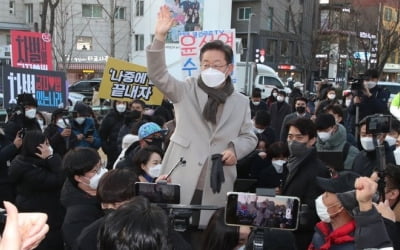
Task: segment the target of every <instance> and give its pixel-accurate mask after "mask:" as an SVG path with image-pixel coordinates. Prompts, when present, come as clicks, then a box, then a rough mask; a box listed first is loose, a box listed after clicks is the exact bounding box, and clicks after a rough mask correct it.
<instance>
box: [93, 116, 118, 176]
mask: <svg viewBox="0 0 400 250" xmlns="http://www.w3.org/2000/svg"><path fill="white" fill-rule="evenodd" d="M123 123H124V113H122V114H121V113H118V112H117V111H115V110H111V111H110V112H109V113H108V114H107V115H106V117H105V118H104V119H103V121H102V122H101V126H100V129H99V135H100V138H101V148H102V149H103V151H104V153H105V154H106V155H107V168H108V169H111V168H112V166H113V164H114V162H115V160H116V159H117V158H118V155H119V153H120V152H121V151H120V146H119V145H118V133H119V130H120V129H121V127H122V125H123Z"/></svg>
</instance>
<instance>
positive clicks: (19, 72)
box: [2, 66, 67, 112]
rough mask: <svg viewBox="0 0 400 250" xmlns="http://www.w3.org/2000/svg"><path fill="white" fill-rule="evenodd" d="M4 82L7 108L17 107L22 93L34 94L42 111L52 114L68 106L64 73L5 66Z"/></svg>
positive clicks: (5, 105)
mask: <svg viewBox="0 0 400 250" xmlns="http://www.w3.org/2000/svg"><path fill="white" fill-rule="evenodd" d="M2 80H3V83H4V86H3V88H4V107H5V108H10V107H12V105H15V104H16V103H17V96H18V95H19V94H22V93H30V94H32V95H33V96H34V97H35V98H36V100H37V103H38V108H39V110H41V111H42V110H43V111H48V112H52V111H54V110H55V109H57V108H63V107H64V106H66V104H67V88H66V83H65V73H64V72H57V71H45V70H34V69H22V68H14V67H9V66H4V68H3V77H2Z"/></svg>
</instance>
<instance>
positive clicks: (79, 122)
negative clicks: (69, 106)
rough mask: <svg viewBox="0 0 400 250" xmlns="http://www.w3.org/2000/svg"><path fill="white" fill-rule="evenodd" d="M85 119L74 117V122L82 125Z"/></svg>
mask: <svg viewBox="0 0 400 250" xmlns="http://www.w3.org/2000/svg"><path fill="white" fill-rule="evenodd" d="M85 120H86V117H76V118H75V121H76V123H78V124H79V125H82V124H83V123H84V122H85Z"/></svg>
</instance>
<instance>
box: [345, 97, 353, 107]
mask: <svg viewBox="0 0 400 250" xmlns="http://www.w3.org/2000/svg"><path fill="white" fill-rule="evenodd" d="M344 104H345V105H346V107H349V106H350V104H351V99H346V101H345V103H344Z"/></svg>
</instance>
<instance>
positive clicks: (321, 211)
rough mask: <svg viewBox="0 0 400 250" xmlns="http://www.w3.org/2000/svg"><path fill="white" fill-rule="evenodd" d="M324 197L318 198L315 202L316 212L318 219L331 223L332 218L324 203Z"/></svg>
mask: <svg viewBox="0 0 400 250" xmlns="http://www.w3.org/2000/svg"><path fill="white" fill-rule="evenodd" d="M322 196H323V194H321V195H320V196H318V198H317V199H316V200H315V210H316V211H317V214H318V217H319V219H320V220H321V221H323V222H326V223H330V222H331V217H330V216H329V213H328V208H327V207H326V206H325V204H324V202H323V201H322Z"/></svg>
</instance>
